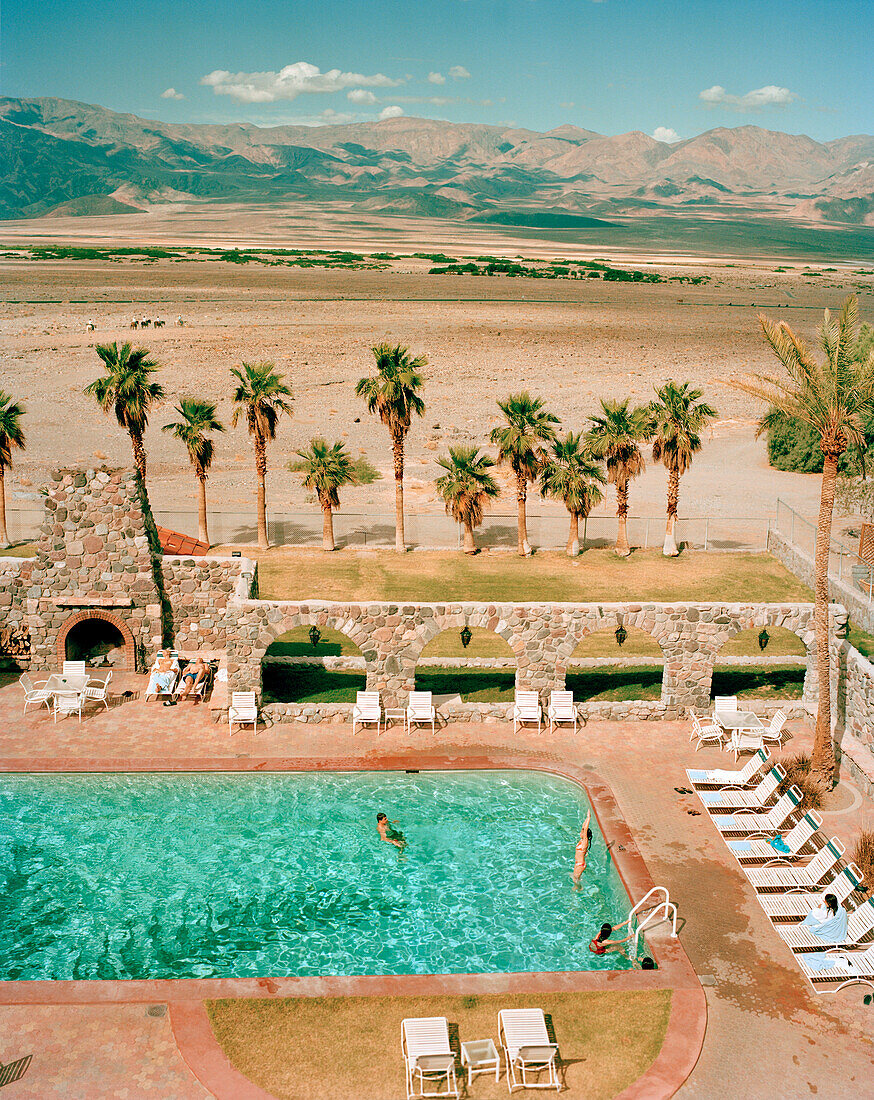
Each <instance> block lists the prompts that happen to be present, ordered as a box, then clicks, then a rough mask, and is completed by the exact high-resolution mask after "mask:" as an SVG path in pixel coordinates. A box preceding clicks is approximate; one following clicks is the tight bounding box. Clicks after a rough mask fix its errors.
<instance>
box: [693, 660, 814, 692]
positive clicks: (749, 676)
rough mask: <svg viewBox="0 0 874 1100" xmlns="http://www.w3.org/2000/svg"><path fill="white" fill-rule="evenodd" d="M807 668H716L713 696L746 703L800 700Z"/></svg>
mask: <svg viewBox="0 0 874 1100" xmlns="http://www.w3.org/2000/svg"><path fill="white" fill-rule="evenodd" d="M803 689H804V668H803V667H801V666H798V665H762V666H760V667H759V668H739V667H738V666H737V665H721V666H720V665H716V667H715V668H714V669H713V688H712V691H711V694H712V695H713V696H714V697H716V696H717V695H737V696H739V697H740V698H746V699H800V698H801V694H802V691H803Z"/></svg>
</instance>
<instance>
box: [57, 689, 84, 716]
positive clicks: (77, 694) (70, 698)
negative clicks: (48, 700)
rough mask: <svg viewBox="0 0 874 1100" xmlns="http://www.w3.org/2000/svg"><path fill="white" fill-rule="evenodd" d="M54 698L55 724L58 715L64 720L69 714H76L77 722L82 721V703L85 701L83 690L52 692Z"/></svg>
mask: <svg viewBox="0 0 874 1100" xmlns="http://www.w3.org/2000/svg"><path fill="white" fill-rule="evenodd" d="M54 698H55V705H54V713H55V721H56V722H57V720H58V715H59V714H60V715H61V716H62V717H63V718H66V717H67V716H68V715H70V714H78V715H79V721H80V722H81V721H82V703H83V701H84V699H85V688H83V689H82V690H81V691H56V692H54Z"/></svg>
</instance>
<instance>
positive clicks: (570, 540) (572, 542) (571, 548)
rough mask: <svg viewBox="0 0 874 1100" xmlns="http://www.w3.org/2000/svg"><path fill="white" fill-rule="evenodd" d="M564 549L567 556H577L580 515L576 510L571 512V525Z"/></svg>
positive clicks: (578, 550)
mask: <svg viewBox="0 0 874 1100" xmlns="http://www.w3.org/2000/svg"><path fill="white" fill-rule="evenodd" d="M565 550H566V551H567V556H568V557H569V558H575V557H577V555H578V554H579V552H580V517H579V516H578V515H577V513H576V512H571V525H570V530H569V531H568V536H567V546H566V547H565Z"/></svg>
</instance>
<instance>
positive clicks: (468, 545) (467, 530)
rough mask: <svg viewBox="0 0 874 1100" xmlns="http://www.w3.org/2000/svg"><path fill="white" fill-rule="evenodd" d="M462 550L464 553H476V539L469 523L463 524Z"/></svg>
mask: <svg viewBox="0 0 874 1100" xmlns="http://www.w3.org/2000/svg"><path fill="white" fill-rule="evenodd" d="M464 552H465V554H475V553H476V541H475V539H474V537H473V527H471V525H470V524H469V523H465V525H464Z"/></svg>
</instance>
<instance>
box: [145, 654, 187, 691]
mask: <svg viewBox="0 0 874 1100" xmlns="http://www.w3.org/2000/svg"><path fill="white" fill-rule="evenodd" d="M158 653H163V654H164V655H165V656H167V657H169V658H170V671H171V673H172V674H173V677H172V679H171V681H170V686H169V687H166V688H161V687H160V686H159V684H158V682H157V680H156V679H155V677H156V675H157V672H158V660H159V657H158V654H157V653H156V654H155V660H154V662H153V663H152V667H151V668H150V669H149V683H148V685H147V686H146V694H145V695H144V696H143V699H144V700H145V701H146V702H148V700H149V696H150V695H154V697H155V699H156V700H157V699H159V698H161V697H163V698H165V699H171V698H172V697H173V693H174V691H175V690H176V686H177V684H178V683H179V654H178V653H176V652H175V651H174V650H170V649H161V650H159V651H158Z"/></svg>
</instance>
